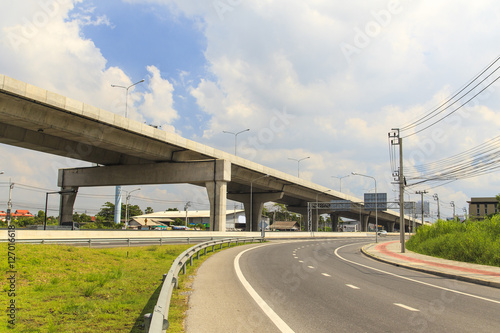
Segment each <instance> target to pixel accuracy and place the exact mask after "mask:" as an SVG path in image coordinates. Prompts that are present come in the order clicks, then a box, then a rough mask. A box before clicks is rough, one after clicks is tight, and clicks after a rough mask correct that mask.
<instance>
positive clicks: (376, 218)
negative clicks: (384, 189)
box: [351, 172, 378, 243]
mask: <svg viewBox="0 0 500 333" xmlns="http://www.w3.org/2000/svg"><path fill="white" fill-rule="evenodd" d="M351 173H352V174H353V175H355V176H361V177H368V178H371V179H373V181H374V182H375V243H378V194H377V180H376V179H375V177H372V176H368V175H363V174H361V173H357V172H351Z"/></svg>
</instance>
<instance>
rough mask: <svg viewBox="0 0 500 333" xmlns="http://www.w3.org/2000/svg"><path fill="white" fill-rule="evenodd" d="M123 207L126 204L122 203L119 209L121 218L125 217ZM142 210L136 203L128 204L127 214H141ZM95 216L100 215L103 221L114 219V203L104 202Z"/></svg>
mask: <svg viewBox="0 0 500 333" xmlns="http://www.w3.org/2000/svg"><path fill="white" fill-rule="evenodd" d="M125 208H126V205H125V204H123V203H122V210H121V219H122V220H124V219H125ZM142 214H143V212H142V210H141V208H140V207H139V206H138V205H128V216H129V217H130V216H137V215H142ZM97 216H100V217H102V218H103V219H104V221H114V219H115V204H113V203H111V202H109V201H108V202H106V203H104V205H103V206H102V208H101V210H100V211H99V213H97Z"/></svg>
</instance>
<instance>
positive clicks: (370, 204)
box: [364, 193, 387, 211]
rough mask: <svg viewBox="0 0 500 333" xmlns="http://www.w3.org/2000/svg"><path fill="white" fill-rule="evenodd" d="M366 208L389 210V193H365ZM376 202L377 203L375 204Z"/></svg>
mask: <svg viewBox="0 0 500 333" xmlns="http://www.w3.org/2000/svg"><path fill="white" fill-rule="evenodd" d="M364 198H365V210H370V211H374V210H375V209H377V210H378V211H384V210H387V193H377V196H375V193H365V196H364ZM375 203H377V204H376V205H375Z"/></svg>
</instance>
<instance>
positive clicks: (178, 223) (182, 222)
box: [172, 218, 185, 225]
mask: <svg viewBox="0 0 500 333" xmlns="http://www.w3.org/2000/svg"><path fill="white" fill-rule="evenodd" d="M184 224H185V222H184V220H183V219H180V218H176V219H175V220H174V222H172V225H184Z"/></svg>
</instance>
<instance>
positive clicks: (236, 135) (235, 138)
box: [222, 128, 250, 156]
mask: <svg viewBox="0 0 500 333" xmlns="http://www.w3.org/2000/svg"><path fill="white" fill-rule="evenodd" d="M248 131H250V129H249V128H247V129H245V130H243V131H239V132H238V133H233V132H228V131H222V133H227V134H233V135H234V156H237V154H236V147H237V146H238V141H237V137H238V134H240V133H243V132H248Z"/></svg>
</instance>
